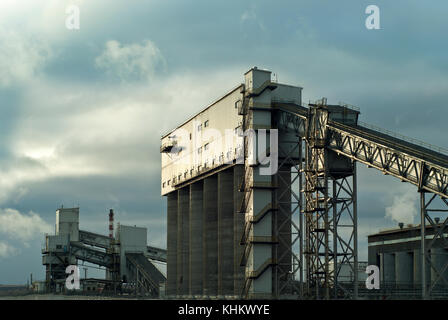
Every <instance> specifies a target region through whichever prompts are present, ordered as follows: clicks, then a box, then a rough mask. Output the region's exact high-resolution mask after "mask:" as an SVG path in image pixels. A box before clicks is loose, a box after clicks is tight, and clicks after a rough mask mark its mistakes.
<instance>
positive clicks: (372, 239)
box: [368, 219, 448, 297]
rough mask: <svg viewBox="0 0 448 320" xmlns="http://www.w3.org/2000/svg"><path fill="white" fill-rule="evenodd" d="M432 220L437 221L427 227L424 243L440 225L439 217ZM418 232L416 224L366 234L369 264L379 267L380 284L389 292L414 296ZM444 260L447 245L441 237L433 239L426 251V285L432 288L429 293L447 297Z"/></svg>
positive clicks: (416, 290)
mask: <svg viewBox="0 0 448 320" xmlns="http://www.w3.org/2000/svg"><path fill="white" fill-rule="evenodd" d="M436 221H437V224H435V225H434V226H431V227H428V228H427V231H426V241H428V242H430V241H432V239H433V238H434V234H436V233H437V232H438V231H439V230H441V228H442V224H441V223H440V222H439V219H436ZM420 232H421V226H420V225H412V224H411V225H407V226H404V225H403V224H400V227H399V228H394V229H388V230H383V231H381V232H379V233H376V234H372V235H369V236H368V246H369V253H368V254H369V264H370V265H376V266H378V267H379V268H380V283H381V287H382V289H383V290H385V291H387V292H388V293H389V294H394V295H396V296H402V297H404V296H406V295H414V296H418V294H419V290H420V288H421V286H422V270H421V264H422V251H421V237H420ZM447 263H448V250H447V245H446V243H445V241H444V239H443V238H436V239H434V244H433V245H432V248H431V249H430V250H429V260H428V261H426V268H425V275H424V276H425V278H426V279H427V280H426V281H427V285H428V286H431V287H433V289H432V290H433V291H434V294H433V295H437V296H445V297H448V269H446V268H444V267H445V266H446V265H447ZM431 265H433V266H434V267H431ZM442 278H444V279H445V280H443V279H442ZM439 280H441V281H439Z"/></svg>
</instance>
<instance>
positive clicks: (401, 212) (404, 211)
mask: <svg viewBox="0 0 448 320" xmlns="http://www.w3.org/2000/svg"><path fill="white" fill-rule="evenodd" d="M417 200H418V196H417V192H416V191H415V187H414V186H411V185H406V187H404V188H403V190H402V191H401V192H400V193H399V194H397V195H395V196H394V197H393V199H392V204H391V205H390V206H387V207H386V217H387V218H390V219H392V220H394V221H396V222H403V223H405V224H408V223H414V218H415V217H416V216H417V214H418V210H417Z"/></svg>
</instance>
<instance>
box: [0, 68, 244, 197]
mask: <svg viewBox="0 0 448 320" xmlns="http://www.w3.org/2000/svg"><path fill="white" fill-rule="evenodd" d="M243 71H244V70H243V69H242V70H238V69H237V70H235V69H233V68H232V69H228V70H219V71H217V72H215V73H213V74H212V75H210V74H204V73H203V72H197V71H195V72H194V73H193V72H191V73H182V72H180V73H178V74H175V75H173V76H172V77H169V78H163V79H161V80H160V81H157V82H154V83H152V84H151V85H150V86H148V85H147V83H134V84H133V85H132V86H127V85H126V86H123V85H120V84H109V85H104V84H98V85H92V84H84V83H77V84H76V83H57V82H53V81H50V80H48V79H39V81H35V82H33V83H32V86H29V87H28V90H27V91H26V92H24V95H23V107H20V112H21V115H22V116H21V117H20V119H18V121H17V123H15V126H14V129H13V130H12V132H11V133H10V135H9V137H8V147H9V149H10V152H11V153H12V154H13V157H12V158H9V159H4V158H2V159H0V165H1V169H0V203H2V202H3V203H5V202H7V201H17V199H20V198H21V197H22V196H23V195H24V194H25V193H26V192H32V191H33V190H31V189H30V188H31V186H30V185H31V183H33V184H34V183H36V182H37V183H45V181H46V180H49V179H53V178H58V177H82V176H91V175H97V176H98V175H107V176H109V177H110V176H121V175H124V176H129V175H138V176H142V175H151V174H153V175H156V174H158V172H159V170H160V154H159V152H158V150H159V143H160V136H161V135H162V134H163V133H166V132H167V130H169V129H172V128H174V127H175V126H177V125H179V124H180V123H181V122H182V121H183V120H184V119H185V118H186V117H188V116H190V115H192V114H194V113H195V112H197V111H199V110H201V109H202V108H204V107H205V106H206V105H208V104H209V103H210V102H212V101H213V100H214V99H216V98H217V97H219V96H221V95H222V94H223V91H222V90H223V88H225V90H226V88H227V89H230V88H232V87H234V86H235V85H236V84H237V83H238V82H240V81H241V80H242V76H241V78H238V75H242V73H243ZM235 75H237V77H236V78H235ZM204 79H207V81H204ZM173 88H176V90H173ZM54 92H57V93H58V94H57V95H55V94H54Z"/></svg>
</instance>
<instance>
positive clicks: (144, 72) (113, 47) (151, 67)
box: [95, 40, 165, 80]
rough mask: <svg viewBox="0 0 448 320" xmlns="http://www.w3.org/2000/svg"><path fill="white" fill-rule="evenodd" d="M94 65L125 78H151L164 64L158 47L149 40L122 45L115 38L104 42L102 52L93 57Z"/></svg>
mask: <svg viewBox="0 0 448 320" xmlns="http://www.w3.org/2000/svg"><path fill="white" fill-rule="evenodd" d="M95 63H96V66H97V67H98V68H100V69H104V70H106V72H107V73H109V74H111V75H114V76H117V77H119V78H120V79H122V80H125V79H132V78H135V79H147V80H149V79H151V78H152V77H153V76H154V75H155V73H156V71H157V70H159V69H160V68H163V67H164V66H165V59H164V57H163V55H162V53H161V52H160V50H159V48H157V46H156V45H155V44H154V43H153V42H152V41H150V40H144V41H143V43H142V44H137V43H133V44H129V45H122V44H121V43H120V42H118V41H116V40H110V41H108V42H107V43H106V48H105V50H104V51H103V53H102V54H101V55H100V56H99V57H97V58H96V59H95Z"/></svg>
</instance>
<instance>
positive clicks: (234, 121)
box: [160, 67, 448, 299]
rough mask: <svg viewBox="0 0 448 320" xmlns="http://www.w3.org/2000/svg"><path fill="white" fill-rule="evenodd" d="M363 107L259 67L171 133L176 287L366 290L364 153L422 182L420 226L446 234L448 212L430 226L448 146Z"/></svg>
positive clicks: (167, 140)
mask: <svg viewBox="0 0 448 320" xmlns="http://www.w3.org/2000/svg"><path fill="white" fill-rule="evenodd" d="M359 115H360V110H359V108H357V107H354V106H350V105H347V104H343V103H339V104H338V105H330V104H327V100H326V99H325V98H323V99H321V100H319V101H316V102H315V103H309V104H306V105H302V88H301V87H299V86H291V85H287V84H281V83H278V82H277V81H276V80H273V79H272V77H271V72H270V71H267V70H262V69H259V68H257V67H254V68H251V69H250V70H249V71H247V72H246V73H245V74H244V82H243V83H241V84H238V85H237V86H235V87H234V88H233V89H231V90H230V91H228V92H227V93H226V94H225V95H224V96H222V97H221V98H219V99H217V100H216V101H214V102H213V103H211V104H210V105H208V106H207V107H205V108H204V109H202V110H201V111H200V112H198V113H197V114H196V115H194V116H192V117H190V118H189V119H186V120H185V121H184V122H183V123H181V124H180V125H178V126H177V127H175V128H173V129H172V130H170V131H169V132H168V133H166V134H165V135H163V136H162V138H161V146H160V152H161V182H160V184H161V194H162V195H163V196H165V197H166V199H167V283H166V294H167V297H176V298H192V297H193V298H235V297H236V298H248V299H251V298H268V299H269V298H281V299H287V298H288V299H290V298H293V299H296V298H311V299H322V298H324V299H331V298H335V299H339V298H344V299H356V298H358V297H359V294H360V288H361V283H360V279H359V274H360V264H359V261H358V232H357V228H358V208H357V192H358V191H357V174H356V170H357V169H356V168H357V164H358V163H361V164H364V165H366V166H368V167H369V168H374V169H376V170H378V171H380V172H381V173H383V174H387V175H391V176H393V177H395V178H397V179H400V180H401V181H403V182H407V183H410V184H413V185H414V186H416V196H419V197H420V204H421V219H422V228H421V233H420V237H421V238H424V239H426V238H425V237H427V236H429V237H432V238H433V239H435V238H437V237H438V236H439V235H440V234H442V237H445V231H444V230H445V229H446V228H447V224H448V219H446V220H444V221H442V223H441V229H442V231H441V233H440V232H437V233H434V234H431V233H428V232H430V226H431V225H433V222H432V221H433V220H432V217H431V215H432V214H433V213H434V212H442V211H447V210H446V205H448V201H447V199H448V151H446V150H443V149H441V148H436V147H433V146H431V145H429V144H424V143H420V142H418V141H416V140H413V139H408V138H406V137H404V136H401V135H396V134H393V133H391V132H389V131H387V130H383V129H380V128H377V127H374V126H371V125H368V124H366V123H362V122H360V121H359V120H358V118H359ZM436 196H437V197H440V198H441V199H442V202H439V204H440V205H441V206H442V207H441V208H431V206H433V205H434V203H435V202H433V201H432V200H433V199H434V197H436ZM427 229H428V230H427ZM433 244H434V243H433V242H432V241H429V242H428V244H427V247H425V248H426V249H424V250H423V252H424V253H425V257H426V258H428V254H429V253H428V252H429V251H435V249H434V248H432V246H433ZM423 245H425V244H423ZM431 249H432V250H431ZM421 268H422V274H425V272H426V271H423V270H424V269H426V268H425V265H424V264H421ZM342 274H349V275H353V277H345V279H348V280H347V281H339V280H340V279H342V278H344V277H342V278H341V275H342ZM424 283H426V282H424ZM431 293H432V290H431V288H429V289H428V288H427V287H426V286H425V285H424V284H422V286H421V288H420V293H419V294H420V296H421V297H425V298H426V297H428V296H430V295H431Z"/></svg>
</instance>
